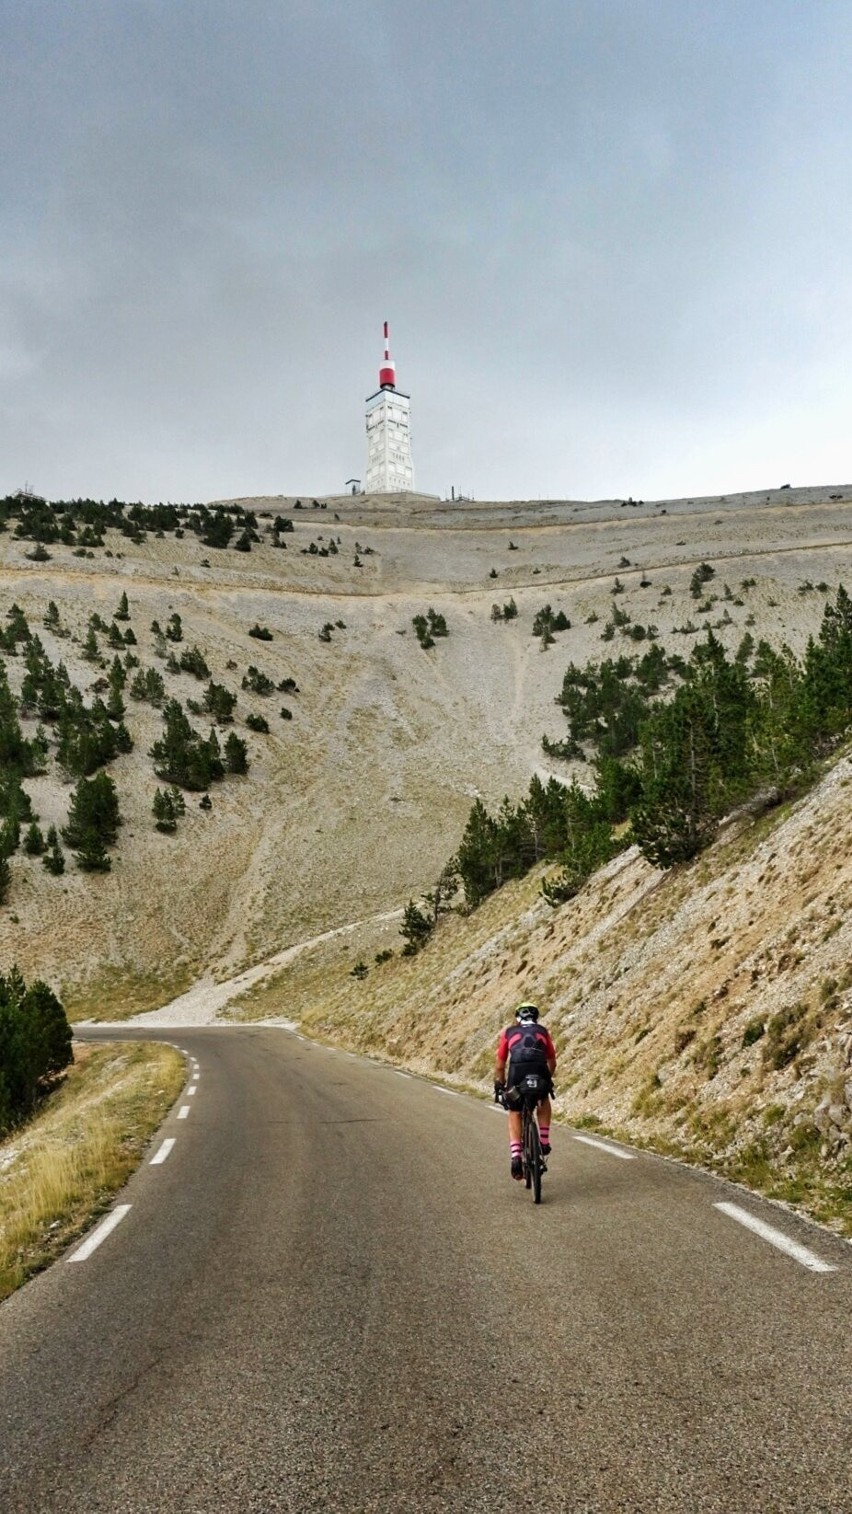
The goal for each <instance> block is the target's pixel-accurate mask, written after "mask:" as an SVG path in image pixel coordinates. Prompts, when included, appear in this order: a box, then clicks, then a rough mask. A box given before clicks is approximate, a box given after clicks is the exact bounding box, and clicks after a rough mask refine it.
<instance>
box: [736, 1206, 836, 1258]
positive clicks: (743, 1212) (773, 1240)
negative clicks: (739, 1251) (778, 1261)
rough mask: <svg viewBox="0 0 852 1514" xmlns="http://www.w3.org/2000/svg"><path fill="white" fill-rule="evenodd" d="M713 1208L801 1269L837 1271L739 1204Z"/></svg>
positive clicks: (812, 1252)
mask: <svg viewBox="0 0 852 1514" xmlns="http://www.w3.org/2000/svg"><path fill="white" fill-rule="evenodd" d="M713 1208H714V1209H720V1210H721V1211H722V1213H723V1214H727V1215H728V1216H729V1218H730V1219H732V1220H736V1221H737V1223H738V1224H739V1225H744V1226H745V1228H746V1230H752V1231H753V1232H754V1234H755V1235H759V1236H760V1238H761V1240H763V1241H768V1242H769V1244H770V1246H777V1248H778V1250H779V1251H783V1252H785V1253H786V1255H787V1256H791V1257H792V1258H793V1260H794V1261H796V1262H798V1263H799V1264H800V1266H802V1267H807V1268H808V1269H809V1271H811V1272H836V1271H837V1268H836V1267H833V1266H832V1265H831V1263H830V1262H824V1261H822V1260H821V1258H820V1257H818V1256H817V1255H816V1252H814V1251H811V1250H809V1248H808V1247H807V1246H800V1245H799V1242H798V1241H791V1239H790V1237H789V1236H788V1235H784V1233H783V1231H781V1230H776V1229H775V1228H774V1226H772V1225H767V1224H766V1222H765V1221H764V1220H759V1219H757V1217H756V1216H755V1215H753V1214H749V1212H748V1210H747V1209H741V1208H740V1206H739V1204H714V1205H713Z"/></svg>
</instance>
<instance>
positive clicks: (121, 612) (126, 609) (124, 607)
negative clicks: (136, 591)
mask: <svg viewBox="0 0 852 1514" xmlns="http://www.w3.org/2000/svg"><path fill="white" fill-rule="evenodd" d="M112 618H113V620H129V619H130V606H129V605H128V603H127V595H126V594H122V596H121V598H120V600H119V601H118V609H117V610H116V611H115V614H114V615H113V617H112Z"/></svg>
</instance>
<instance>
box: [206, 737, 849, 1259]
mask: <svg viewBox="0 0 852 1514" xmlns="http://www.w3.org/2000/svg"><path fill="white" fill-rule="evenodd" d="M540 878H541V872H540V871H539V872H537V873H536V874H533V875H530V877H529V878H527V879H525V880H523V881H521V882H519V883H513V884H508V885H506V887H504V888H503V889H502V890H500V891H499V892H498V893H497V894H495V895H492V897H491V898H490V899H488V900H487V901H486V902H485V903H484V904H483V905H482V906H481V907H480V908H479V909H478V910H476V911H475V912H474V913H473V914H472V915H471V916H469V917H466V918H459V917H448V918H447V919H445V920H444V921H443V922H442V923H441V925H440V927H439V929H438V930H437V932H436V933H435V935H434V936H433V937H432V939H431V940H430V942H429V943H428V945H427V946H426V947H425V948H424V950H423V951H422V952H421V953H419V954H418V955H417V956H415V957H409V958H404V957H403V958H394V959H392V960H387V961H385V962H382V963H378V964H377V963H376V962H375V955H374V954H375V953H379V952H381V951H383V950H387V949H389V947H392V946H393V944H394V943H393V940H392V931H391V927H390V926H389V925H388V924H384V925H383V926H382V927H381V928H373V929H372V930H366V929H365V930H364V931H362V935H361V939H360V940H359V939H357V937H356V938H354V939H353V938H346V939H345V940H341V939H340V938H338V939H336V940H333V941H329V942H323V943H320V944H318V945H317V946H316V947H315V948H314V949H313V951H309V952H305V953H302V954H299V955H298V956H296V957H294V958H293V960H292V961H291V962H290V963H289V964H288V965H287V966H286V967H284V968H282V969H281V970H280V971H279V972H277V973H276V974H274V975H273V976H271V977H270V978H269V979H267V981H266V982H265V983H263V984H261V985H258V986H256V987H254V988H253V989H252V990H250V991H249V993H248V994H245V995H243V996H242V997H241V998H237V999H236V1000H235V1002H233V1003H232V1004H231V1005H230V1006H229V1007H228V1009H226V1010H225V1011H224V1012H223V1013H224V1014H226V1015H227V1016H228V1017H229V1018H231V1017H238V1018H246V1019H256V1018H261V1017H262V1018H275V1016H276V1014H278V1015H283V1016H284V1017H285V1018H286V1019H288V1020H289V1021H293V1020H295V1021H296V1022H297V1023H299V1024H300V1026H301V1027H302V1029H304V1030H305V1031H306V1032H307V1033H309V1034H311V1035H314V1036H317V1037H319V1038H322V1039H328V1040H330V1041H333V1042H336V1043H338V1044H343V1045H347V1046H349V1047H351V1048H352V1049H354V1050H358V1051H363V1052H367V1053H369V1054H371V1055H375V1056H379V1057H382V1058H386V1059H388V1060H390V1061H392V1062H394V1063H395V1064H397V1065H399V1066H401V1067H405V1068H409V1069H411V1070H412V1071H416V1072H420V1073H423V1074H426V1075H427V1076H438V1077H440V1078H442V1079H443V1080H445V1081H447V1082H449V1083H455V1084H457V1085H460V1086H466V1087H473V1088H476V1089H478V1090H479V1091H482V1092H484V1093H486V1094H487V1093H488V1092H489V1091H490V1086H491V1077H492V1068H493V1060H494V1048H495V1044H496V1038H497V1034H498V1031H499V1029H500V1027H501V1026H502V1024H503V1023H504V1022H506V1021H508V1020H510V1019H511V1016H512V1011H513V1008H514V1006H515V1004H516V1003H517V1002H518V1001H519V1000H520V999H522V998H531V999H533V1000H535V1001H536V1002H538V1003H539V1004H540V1005H541V1006H542V1009H543V1011H544V1013H545V1014H546V1016H547V1020H548V1024H549V1025H550V1026H551V1028H552V1030H553V1033H554V1036H555V1039H556V1042H557V1046H558V1049H559V1054H560V1068H559V1072H558V1076H557V1084H558V1090H559V1091H558V1097H557V1099H556V1109H557V1111H558V1114H559V1116H560V1117H561V1118H563V1119H565V1120H567V1121H569V1122H571V1123H572V1124H579V1125H587V1126H593V1127H600V1128H601V1129H602V1130H605V1131H608V1132H610V1133H613V1134H616V1135H621V1136H624V1137H625V1138H627V1139H629V1140H630V1141H632V1142H634V1143H639V1144H643V1143H644V1144H647V1145H649V1146H651V1147H653V1148H654V1149H656V1150H658V1151H662V1152H663V1153H670V1154H672V1155H676V1156H679V1157H681V1158H684V1159H686V1160H689V1161H692V1162H698V1163H701V1164H704V1165H706V1166H708V1167H711V1168H713V1169H714V1170H716V1171H720V1172H722V1173H724V1174H725V1175H726V1176H728V1177H730V1178H732V1179H734V1180H739V1181H742V1182H744V1183H746V1184H748V1185H749V1186H751V1187H754V1188H757V1189H759V1190H761V1191H762V1192H764V1193H767V1194H768V1195H770V1196H772V1197H775V1198H778V1199H781V1200H786V1201H788V1202H790V1203H793V1204H796V1205H799V1206H801V1207H803V1208H804V1209H805V1210H806V1211H807V1212H808V1213H810V1214H812V1215H814V1216H816V1217H817V1218H819V1219H820V1220H822V1221H824V1222H825V1223H828V1224H830V1225H831V1226H832V1227H833V1228H835V1229H837V1230H838V1231H840V1232H841V1233H843V1234H847V1235H850V1236H852V760H850V757H849V756H848V755H847V756H845V757H843V758H842V759H841V760H840V761H838V762H837V763H836V764H835V765H833V766H832V767H831V768H830V769H829V771H828V772H827V773H826V775H825V776H824V778H823V780H822V782H821V783H820V784H819V785H818V787H817V788H816V789H815V790H814V791H813V792H812V793H810V794H809V795H808V796H807V797H805V798H803V799H801V800H799V801H797V802H796V803H793V804H791V805H789V806H784V807H780V808H778V809H776V810H775V811H771V812H769V813H767V814H765V815H763V816H761V817H759V818H754V817H752V816H749V815H743V816H740V817H739V818H737V817H734V818H733V819H732V820H731V821H730V822H729V823H728V824H727V825H726V826H725V827H723V831H722V834H721V836H720V838H719V839H718V840H717V842H716V843H715V844H714V845H713V846H712V847H711V848H710V849H709V850H708V851H707V852H705V853H704V854H703V855H702V856H701V857H700V858H699V859H698V860H696V861H695V862H693V863H691V864H689V865H688V866H685V867H683V868H680V869H677V870H675V871H672V872H670V873H661V872H659V871H658V870H656V869H654V868H652V867H651V866H649V864H648V863H646V862H645V861H643V859H642V858H641V857H640V856H639V855H638V853H637V852H636V851H635V849H633V850H631V851H628V852H626V853H623V854H622V855H621V856H619V857H617V858H616V859H615V860H614V861H613V862H612V863H610V864H609V866H608V867H606V868H604V869H602V870H601V871H600V872H599V873H597V874H596V875H595V876H594V877H593V878H591V879H590V880H589V882H588V883H587V884H586V885H585V887H584V888H583V889H582V890H581V892H580V893H579V894H578V895H577V896H576V897H575V898H574V899H572V900H570V901H568V902H567V903H565V904H563V905H561V906H559V907H558V908H556V909H553V908H551V907H550V906H549V905H548V904H547V903H546V902H545V901H544V899H543V898H542V896H541V893H540V888H539V883H540ZM397 944H398V938H397ZM371 953H373V955H372V956H371ZM356 958H357V959H360V960H361V961H363V962H364V963H365V965H366V963H368V962H370V963H371V966H370V968H369V970H368V972H367V974H366V976H364V977H361V978H355V977H353V976H352V966H353V964H354V962H355V960H356Z"/></svg>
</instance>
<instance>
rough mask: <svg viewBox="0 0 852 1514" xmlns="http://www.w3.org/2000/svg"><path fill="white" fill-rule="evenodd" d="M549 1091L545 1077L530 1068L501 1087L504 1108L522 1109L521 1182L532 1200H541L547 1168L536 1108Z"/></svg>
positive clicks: (535, 1201) (501, 1101) (537, 1201)
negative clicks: (506, 1086)
mask: <svg viewBox="0 0 852 1514" xmlns="http://www.w3.org/2000/svg"><path fill="white" fill-rule="evenodd" d="M547 1093H548V1084H547V1080H546V1079H545V1078H543V1077H542V1076H541V1073H538V1072H529V1073H527V1075H526V1077H525V1078H522V1079H521V1081H520V1083H514V1084H512V1086H511V1087H510V1088H504V1089H503V1092H502V1093H501V1094H500V1103H501V1104H502V1105H503V1108H504V1109H513V1110H514V1111H515V1112H516V1113H517V1110H518V1106H519V1105H520V1110H521V1142H522V1146H521V1162H522V1164H523V1173H524V1184H525V1186H526V1187H527V1188H531V1189H532V1192H533V1202H534V1203H536V1204H540V1203H541V1180H542V1177H543V1175H544V1174H545V1173H546V1171H547V1163H546V1161H545V1160H544V1152H543V1151H542V1149H541V1137H540V1135H539V1133H538V1121H537V1119H536V1115H535V1112H536V1109H537V1108H538V1106H539V1104H540V1103H541V1101H542V1099H544V1098H546V1096H547Z"/></svg>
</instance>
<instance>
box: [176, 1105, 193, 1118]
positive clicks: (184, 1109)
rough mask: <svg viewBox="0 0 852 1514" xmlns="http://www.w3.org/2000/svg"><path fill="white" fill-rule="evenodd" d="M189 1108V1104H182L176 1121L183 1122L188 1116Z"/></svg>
mask: <svg viewBox="0 0 852 1514" xmlns="http://www.w3.org/2000/svg"><path fill="white" fill-rule="evenodd" d="M191 1107H192V1106H191V1105H190V1104H182V1105H181V1107H180V1109H179V1110H178V1119H179V1120H185V1119H186V1117H187V1115H188V1114H189V1111H190V1109H191Z"/></svg>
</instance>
